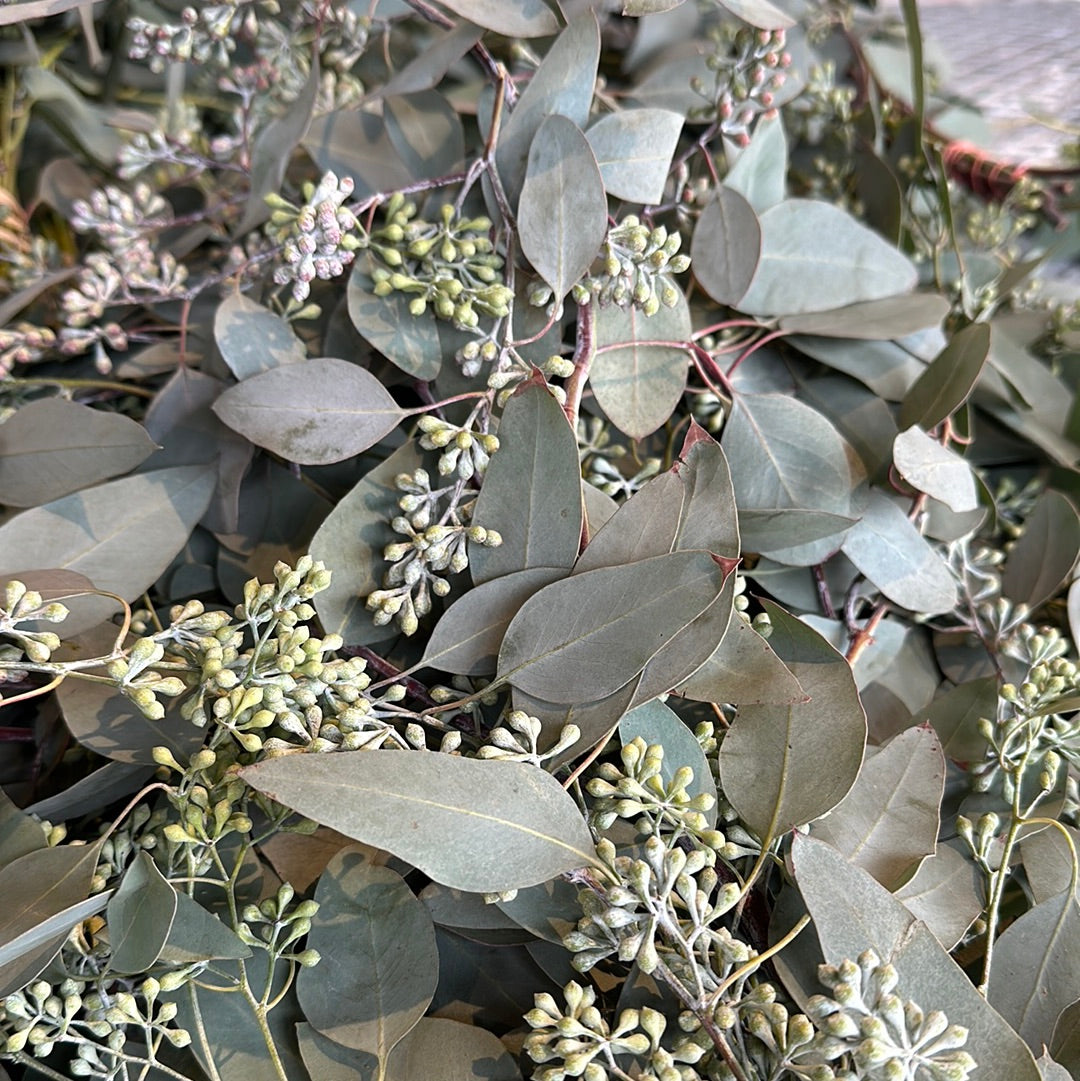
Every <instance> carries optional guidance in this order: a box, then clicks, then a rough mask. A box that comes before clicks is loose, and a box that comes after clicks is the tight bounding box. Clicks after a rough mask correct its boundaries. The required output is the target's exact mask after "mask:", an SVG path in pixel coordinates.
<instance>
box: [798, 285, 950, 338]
mask: <svg viewBox="0 0 1080 1081" xmlns="http://www.w3.org/2000/svg"><path fill="white" fill-rule="evenodd" d="M948 314H949V302H948V301H947V300H946V299H945V298H944V297H942V296H938V295H937V294H936V293H913V294H911V295H910V296H898V297H886V298H885V299H884V300H866V301H863V302H862V303H860V304H849V305H847V306H846V307H843V308H833V309H832V310H831V311H823V312H807V313H806V314H805V315H786V316H784V318H783V319H781V320H780V329H781V330H785V331H790V332H791V333H794V334H817V335H820V336H821V337H824V338H858V339H860V340H871V341H873V340H884V339H891V338H906V337H907V335H909V334H914V333H915V332H916V331H917V330H922V329H923V328H924V327H934V326H937V325H938V324H939V323H940V322H941V320H942V319H944V318H945V316H946V315H948Z"/></svg>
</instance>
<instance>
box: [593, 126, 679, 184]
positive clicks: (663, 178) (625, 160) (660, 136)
mask: <svg viewBox="0 0 1080 1081" xmlns="http://www.w3.org/2000/svg"><path fill="white" fill-rule="evenodd" d="M682 127H683V117H682V116H681V115H680V114H679V113H675V112H672V111H671V110H670V109H620V110H618V111H617V112H613V113H608V114H607V115H606V116H602V117H601V118H600V119H599V120H597V121H596V123H595V124H593V125H591V126H590V127H589V129H588V131H586V132H585V138H586V139H588V141H589V146H590V147H592V151H593V154H594V155H595V157H596V164H597V165H598V166H599V167H600V176H601V177H602V178H603V182H604V188H605V190H606V191H607V193H608V195H612V196H614V197H615V198H616V199H628V200H629V201H630V202H634V203H646V204H648V203H659V202H660V201H661V200H662V199H663V198H664V186H665V185H666V183H667V178H668V170H669V169H670V167H671V158H672V155H673V154H674V153H675V147H676V145H677V144H678V141H679V133H680V132H681V131H682Z"/></svg>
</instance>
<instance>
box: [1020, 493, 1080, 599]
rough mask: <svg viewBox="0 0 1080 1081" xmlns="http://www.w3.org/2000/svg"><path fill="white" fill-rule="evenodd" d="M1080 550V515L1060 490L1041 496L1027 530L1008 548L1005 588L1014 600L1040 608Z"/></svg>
mask: <svg viewBox="0 0 1080 1081" xmlns="http://www.w3.org/2000/svg"><path fill="white" fill-rule="evenodd" d="M1078 551H1080V516H1078V515H1077V513H1076V508H1075V507H1074V506H1073V505H1072V503H1071V502H1070V501H1069V500H1068V499H1067V498H1066V497H1065V496H1063V495H1062V494H1061V493H1060V492H1055V491H1053V490H1048V491H1045V492H1043V493H1042V495H1040V496H1039V498H1038V500H1037V501H1036V503H1035V506H1034V507H1033V508H1032V510H1031V513H1030V514H1028V516H1027V519H1026V521H1025V523H1024V532H1023V533H1022V534H1021V536H1020V539H1019V540H1018V541H1017V542H1016V544H1015V545H1013V547H1012V549H1011V551H1010V552H1009V559H1008V562H1007V563H1006V564H1005V573H1004V575H1003V576H1002V580H1001V588H1002V592H1003V593H1004V594H1005V596H1006V597H1008V598H1009V599H1010V600H1012V601H1016V602H1019V603H1021V604H1026V605H1028V607H1030V608H1038V607H1039V605H1041V604H1042V603H1043V602H1044V601H1046V600H1049V598H1050V597H1052V596H1053V595H1054V594H1055V593H1056V592H1057V590H1058V588H1059V587H1060V586H1061V584H1062V583H1063V582H1064V581H1065V580H1066V579H1067V578H1068V577H1069V576H1070V575H1071V574H1072V571H1073V568H1074V566H1075V565H1076V556H1077V552H1078Z"/></svg>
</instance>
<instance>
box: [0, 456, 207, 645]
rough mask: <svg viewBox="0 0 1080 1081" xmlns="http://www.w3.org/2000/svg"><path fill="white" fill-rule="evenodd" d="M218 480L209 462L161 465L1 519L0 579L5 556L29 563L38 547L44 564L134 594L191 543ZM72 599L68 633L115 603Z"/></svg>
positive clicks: (93, 621) (39, 559)
mask: <svg viewBox="0 0 1080 1081" xmlns="http://www.w3.org/2000/svg"><path fill="white" fill-rule="evenodd" d="M214 480H215V476H214V470H213V468H212V467H207V466H201V465H194V466H177V467H175V468H173V469H158V470H155V471H153V472H150V473H140V474H138V475H137V476H134V477H122V478H121V479H120V480H112V481H109V482H108V483H106V484H99V485H98V486H97V487H95V488H87V489H85V490H84V491H81V492H76V493H75V494H74V495H68V496H64V498H63V499H57V500H54V501H53V502H52V503H46V504H45V505H44V506H42V507H34V508H33V509H32V510H27V511H23V512H22V514H17V515H15V517H14V518H11V519H9V520H8V521H7V522H5V523H4V524H3V525H2V526H0V581H5V582H6V581H7V580H8V577H10V576H9V575H8V574H7V571H6V568H5V567H4V566H3V562H2V561H4V560H12V561H13V562H14V561H15V560H18V561H19V563H23V561H24V560H25V559H26V553H28V552H33V553H34V559H35V561H36V562H37V563H38V564H39V565H41V566H45V567H55V568H58V569H62V570H72V571H75V572H77V573H78V574H82V575H84V576H85V577H87V578H89V579H90V580H91V581H92V582H93V583H94V585H95V586H96V587H97V588H98V589H105V590H108V591H109V592H110V593H117V594H119V595H120V596H121V597H123V598H124V599H125V600H127V601H133V600H135V598H136V597H138V596H139V594H140V593H143V592H145V591H146V590H147V589H148V588H149V587H150V586H151V585H152V584H153V583H154V582H155V581H156V580H157V579H158V577H159V576H160V575H161V573H162V571H164V570H165V568H166V567H167V566H168V565H169V563H170V562H171V561H172V559H173V557H174V556H175V555H176V553H177V552H178V551H180V549H181V548H182V547H183V546H184V543H185V542H186V540H187V537H188V534H189V533H190V532H191V530H192V529H193V528H194V526H195V523H196V522H197V521H198V520H199V519H200V518H201V517H202V515H203V512H204V511H205V510H206V508H207V506H208V505H209V503H210V497H211V495H212V494H213V491H214ZM9 565H10V564H9ZM16 566H18V564H16ZM69 607H70V608H71V615H70V616H69V617H68V618H67V620H65V621H64V623H62V624H61V629H62V631H63V632H64V634H65V635H74V634H78V633H80V632H81V631H85V630H89V629H90V628H91V627H95V626H97V624H99V623H100V622H101V621H102V620H103V619H104V618H105V617H106V616H107V615H108V614H109V613H110V612H111V611H113V610H115V608H116V604H115V602H113V601H110V600H108V599H107V598H101V597H86V598H80V599H79V600H78V601H75V602H73V603H72V604H71V605H70V606H69Z"/></svg>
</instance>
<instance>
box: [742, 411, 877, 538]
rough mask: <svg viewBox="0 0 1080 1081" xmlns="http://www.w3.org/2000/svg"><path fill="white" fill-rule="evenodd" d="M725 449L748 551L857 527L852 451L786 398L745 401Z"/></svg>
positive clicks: (816, 417) (823, 423)
mask: <svg viewBox="0 0 1080 1081" xmlns="http://www.w3.org/2000/svg"><path fill="white" fill-rule="evenodd" d="M721 445H722V446H723V448H724V453H725V454H726V455H727V460H728V465H729V466H730V467H731V481H732V484H733V485H734V487H735V502H736V505H737V506H738V508H739V530H740V532H741V534H742V541H743V546H744V548H746V549H748V550H750V551H753V552H760V551H769V550H774V549H778V548H783V547H786V546H789V545H792V544H800V543H803V542H804V541H807V540H811V539H816V538H817V537H823V536H829V535H831V534H833V533H836V532H837V531H838V530H841V529H844V528H846V527H847V526H848V525H850V519H848V518H847V517H846V516H847V515H848V514H849V512H850V511H851V493H852V490H853V489H854V487H855V484H856V482H857V480H856V478H855V477H854V476H853V475H852V465H851V457H849V448H848V446H847V444H846V443H845V441H844V440H843V438H842V437H841V436H840V433H839V432H837V430H836V428H834V427H833V425H832V424H830V423H829V422H828V421H827V420H826V419H825V418H824V417H823V416H822V415H821V414H820V413H819V412H818V411H817V410H816V409H812V408H811V407H810V406H808V405H804V404H803V403H802V402H799V401H796V400H795V399H794V398H789V397H787V396H786V395H782V394H744V395H740V396H737V397H736V399H735V404H734V407H733V409H732V413H731V417H730V419H729V420H728V422H727V424H725V426H724V434H723V438H722V440H721ZM852 457H853V455H852ZM777 511H781V512H782V513H781V514H779V515H778V514H777V513H776V512H777ZM822 514H824V517H822ZM808 516H809V517H810V518H811V520H810V521H809V522H802V521H801V519H804V518H807V517H808ZM788 519H791V520H792V522H793V523H794V525H793V526H792V527H791V528H790V529H789V528H788V527H787V525H786V523H787V520H788ZM782 529H783V530H784V531H781V530H782ZM796 537H797V538H799V539H795V538H796Z"/></svg>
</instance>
